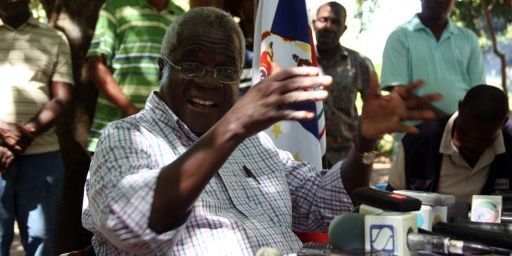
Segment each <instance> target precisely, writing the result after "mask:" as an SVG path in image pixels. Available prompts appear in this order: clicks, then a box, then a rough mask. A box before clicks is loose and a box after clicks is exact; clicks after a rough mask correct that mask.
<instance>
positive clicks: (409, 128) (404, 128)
mask: <svg viewBox="0 0 512 256" xmlns="http://www.w3.org/2000/svg"><path fill="white" fill-rule="evenodd" d="M394 130H395V132H403V133H413V134H416V133H418V132H419V131H418V128H416V127H414V126H409V125H405V124H402V123H400V124H398V125H397V126H396V127H395V129H394Z"/></svg>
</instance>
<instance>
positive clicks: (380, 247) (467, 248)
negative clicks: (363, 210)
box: [329, 213, 511, 256]
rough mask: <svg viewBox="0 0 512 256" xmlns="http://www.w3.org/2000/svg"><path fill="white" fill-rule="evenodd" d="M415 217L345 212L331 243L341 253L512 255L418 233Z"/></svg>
mask: <svg viewBox="0 0 512 256" xmlns="http://www.w3.org/2000/svg"><path fill="white" fill-rule="evenodd" d="M357 215H360V216H357ZM414 216H415V214H412V213H409V214H408V213H405V214H404V213H387V214H385V215H376V216H371V215H367V216H364V215H361V214H357V213H345V214H342V215H340V216H338V217H336V218H335V219H334V221H333V222H331V225H330V226H329V242H330V243H331V245H332V248H333V249H334V250H338V251H358V252H362V251H367V252H386V253H389V254H392V255H404V256H406V255H411V254H412V252H419V251H429V252H434V253H445V254H446V253H456V254H482V253H488V254H490V253H494V254H498V255H509V254H510V253H511V251H510V250H508V249H503V248H496V247H490V246H487V245H485V244H481V243H476V242H468V241H462V240H455V239H451V238H450V237H448V236H442V235H434V234H419V233H416V232H415V231H416V230H415V229H416V226H415V224H416V223H415V220H414V218H415V217H414ZM356 228H357V229H358V230H356ZM340 230H345V232H340ZM361 230H364V234H365V235H364V238H363V237H362V236H361V235H360V233H361ZM347 231H349V232H347ZM347 233H349V234H347ZM350 234H354V235H353V236H352V235H350ZM347 240H348V241H347Z"/></svg>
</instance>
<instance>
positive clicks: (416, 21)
mask: <svg viewBox="0 0 512 256" xmlns="http://www.w3.org/2000/svg"><path fill="white" fill-rule="evenodd" d="M410 24H411V29H412V30H413V31H415V30H422V29H423V30H427V31H428V30H429V29H428V28H427V27H426V26H425V25H423V23H421V20H420V18H419V13H417V14H416V15H414V17H413V18H412V20H411V23H410ZM446 32H448V33H450V34H456V33H457V29H456V26H455V24H453V22H452V20H451V19H450V18H448V24H447V25H446V28H444V31H443V34H444V33H446Z"/></svg>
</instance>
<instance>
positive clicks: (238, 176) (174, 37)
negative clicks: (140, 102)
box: [83, 8, 439, 255]
mask: <svg viewBox="0 0 512 256" xmlns="http://www.w3.org/2000/svg"><path fill="white" fill-rule="evenodd" d="M243 40H244V39H243V35H242V33H241V31H240V29H239V27H238V26H237V24H236V23H235V22H234V21H233V20H232V18H231V16H229V15H228V14H227V13H225V12H223V11H220V10H218V9H214V8H194V9H192V10H191V11H189V12H187V13H186V14H185V15H183V16H181V17H180V18H178V19H177V20H176V21H175V22H174V23H173V24H172V25H171V27H170V28H169V29H168V31H167V34H166V36H165V38H164V41H163V43H162V50H161V59H160V60H159V64H160V67H161V74H160V75H161V81H160V90H159V91H158V92H154V93H153V94H152V95H150V97H149V98H148V100H147V103H146V106H145V108H144V109H143V110H142V111H141V112H139V113H138V114H136V115H134V116H131V117H128V118H125V119H123V120H120V121H117V122H115V123H113V124H112V125H110V126H109V127H108V128H107V129H106V130H105V132H104V133H103V135H102V137H101V138H100V141H99V144H98V147H97V151H96V153H95V154H94V157H93V160H92V163H91V167H90V173H89V175H90V176H89V178H88V180H87V183H86V192H87V196H88V200H89V205H88V206H86V208H85V209H84V213H83V223H84V226H85V227H86V228H87V229H89V230H91V231H92V232H93V233H94V237H93V241H92V242H93V246H94V249H95V251H96V254H98V255H128V254H130V255H132V254H145V255H228V254H229V255H252V254H254V253H255V251H257V250H258V249H259V248H261V247H264V246H270V247H275V248H278V249H279V250H281V251H282V252H283V253H292V252H296V251H298V250H299V249H300V247H301V242H300V240H299V239H298V238H297V236H295V234H294V233H293V231H294V230H295V231H313V230H326V229H327V227H328V225H329V222H330V220H331V219H332V218H333V217H334V216H336V215H338V214H340V213H342V212H347V211H350V210H351V209H352V203H351V200H350V198H349V194H350V192H351V191H352V190H353V189H354V188H357V187H360V186H367V185H368V178H369V171H370V169H371V166H370V165H367V164H364V163H363V162H362V161H361V153H362V152H366V151H369V150H372V148H373V144H374V141H375V140H376V139H377V138H379V137H380V136H381V135H382V134H384V133H387V132H391V131H396V130H398V131H403V132H415V131H416V129H415V128H414V127H408V126H404V125H402V124H401V123H400V120H403V119H410V118H415V119H417V118H419V119H424V118H432V117H433V116H434V115H433V113H432V112H430V111H420V110H409V109H406V108H405V106H406V105H408V106H418V105H424V104H428V103H430V102H431V101H432V100H435V99H438V98H439V96H438V95H429V96H425V97H422V98H420V99H419V100H417V99H416V100H412V102H404V101H403V99H402V96H403V97H405V96H406V95H408V94H410V93H411V90H414V89H416V88H417V87H418V85H417V84H412V85H410V86H409V87H404V88H403V90H399V91H397V92H393V93H392V94H390V95H388V96H381V95H379V93H378V91H377V90H378V89H377V88H378V85H377V82H376V81H373V83H372V87H371V90H370V92H369V96H367V97H366V98H365V102H364V109H363V118H362V122H361V125H360V129H359V130H358V136H357V140H356V144H357V146H356V147H354V148H353V149H352V153H351V155H350V156H349V158H348V159H347V160H346V161H345V162H343V164H338V165H336V167H335V168H336V169H332V170H329V171H327V170H324V171H322V170H316V169H315V168H314V167H312V166H311V165H309V164H307V163H301V162H296V161H294V160H293V158H292V156H291V154H289V153H287V152H284V151H281V150H279V149H277V148H275V146H274V145H273V144H272V142H271V140H270V139H269V138H268V137H267V136H266V135H265V134H264V133H261V132H260V131H262V130H264V129H265V128H267V127H269V126H270V125H271V124H273V123H275V122H276V121H280V120H306V119H311V118H313V117H314V114H313V113H310V112H306V111H296V110H290V109H287V108H286V106H287V105H288V104H290V103H301V102H311V101H319V100H323V99H325V98H326V96H327V93H326V91H325V90H322V88H323V87H325V86H328V85H329V84H330V83H331V82H332V78H331V77H329V76H319V70H318V69H317V68H314V67H297V68H290V69H285V70H282V71H277V72H276V73H274V74H272V75H271V76H270V77H268V78H267V79H265V80H263V81H261V82H260V83H259V84H258V85H256V86H255V87H253V88H252V89H250V90H249V91H248V92H247V94H245V95H244V96H243V97H242V98H240V99H239V100H238V101H236V99H237V92H238V85H239V76H240V72H241V70H242V65H243V63H244V61H243V58H244V41H243ZM313 88H318V89H319V90H317V91H308V90H307V89H313ZM406 103H407V104H406ZM340 166H341V168H340Z"/></svg>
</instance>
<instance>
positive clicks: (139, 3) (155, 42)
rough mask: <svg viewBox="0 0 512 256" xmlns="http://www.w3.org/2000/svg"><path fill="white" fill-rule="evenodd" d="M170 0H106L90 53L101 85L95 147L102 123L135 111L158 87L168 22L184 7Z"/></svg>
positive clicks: (91, 141)
mask: <svg viewBox="0 0 512 256" xmlns="http://www.w3.org/2000/svg"><path fill="white" fill-rule="evenodd" d="M183 12H184V11H183V9H181V8H180V7H179V6H177V5H176V4H174V3H173V2H172V1H170V0H107V1H106V2H105V4H104V5H103V7H102V8H101V10H100V14H99V18H98V22H97V24H96V30H95V32H94V38H93V40H92V43H91V47H90V48H89V52H88V53H87V57H88V65H89V70H90V72H91V77H92V80H93V81H94V83H95V84H96V86H97V87H98V89H99V91H100V96H99V97H98V102H97V104H96V112H95V116H94V121H93V124H92V127H91V131H90V136H89V145H88V150H89V151H92V152H94V151H95V149H96V143H97V141H98V138H99V136H100V135H101V131H102V130H103V128H104V127H105V126H106V125H107V124H108V123H110V122H112V121H114V120H117V119H120V118H123V117H126V116H130V115H133V114H135V113H137V112H138V111H139V109H141V108H142V107H143V106H144V103H145V102H146V99H147V97H148V95H149V93H150V92H151V91H153V90H156V89H158V63H157V60H158V57H159V56H160V45H161V42H162V38H163V37H164V35H165V31H166V29H167V27H168V26H169V25H170V24H171V23H172V22H173V21H174V19H175V18H176V17H177V16H178V15H181V14H182V13H183Z"/></svg>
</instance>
